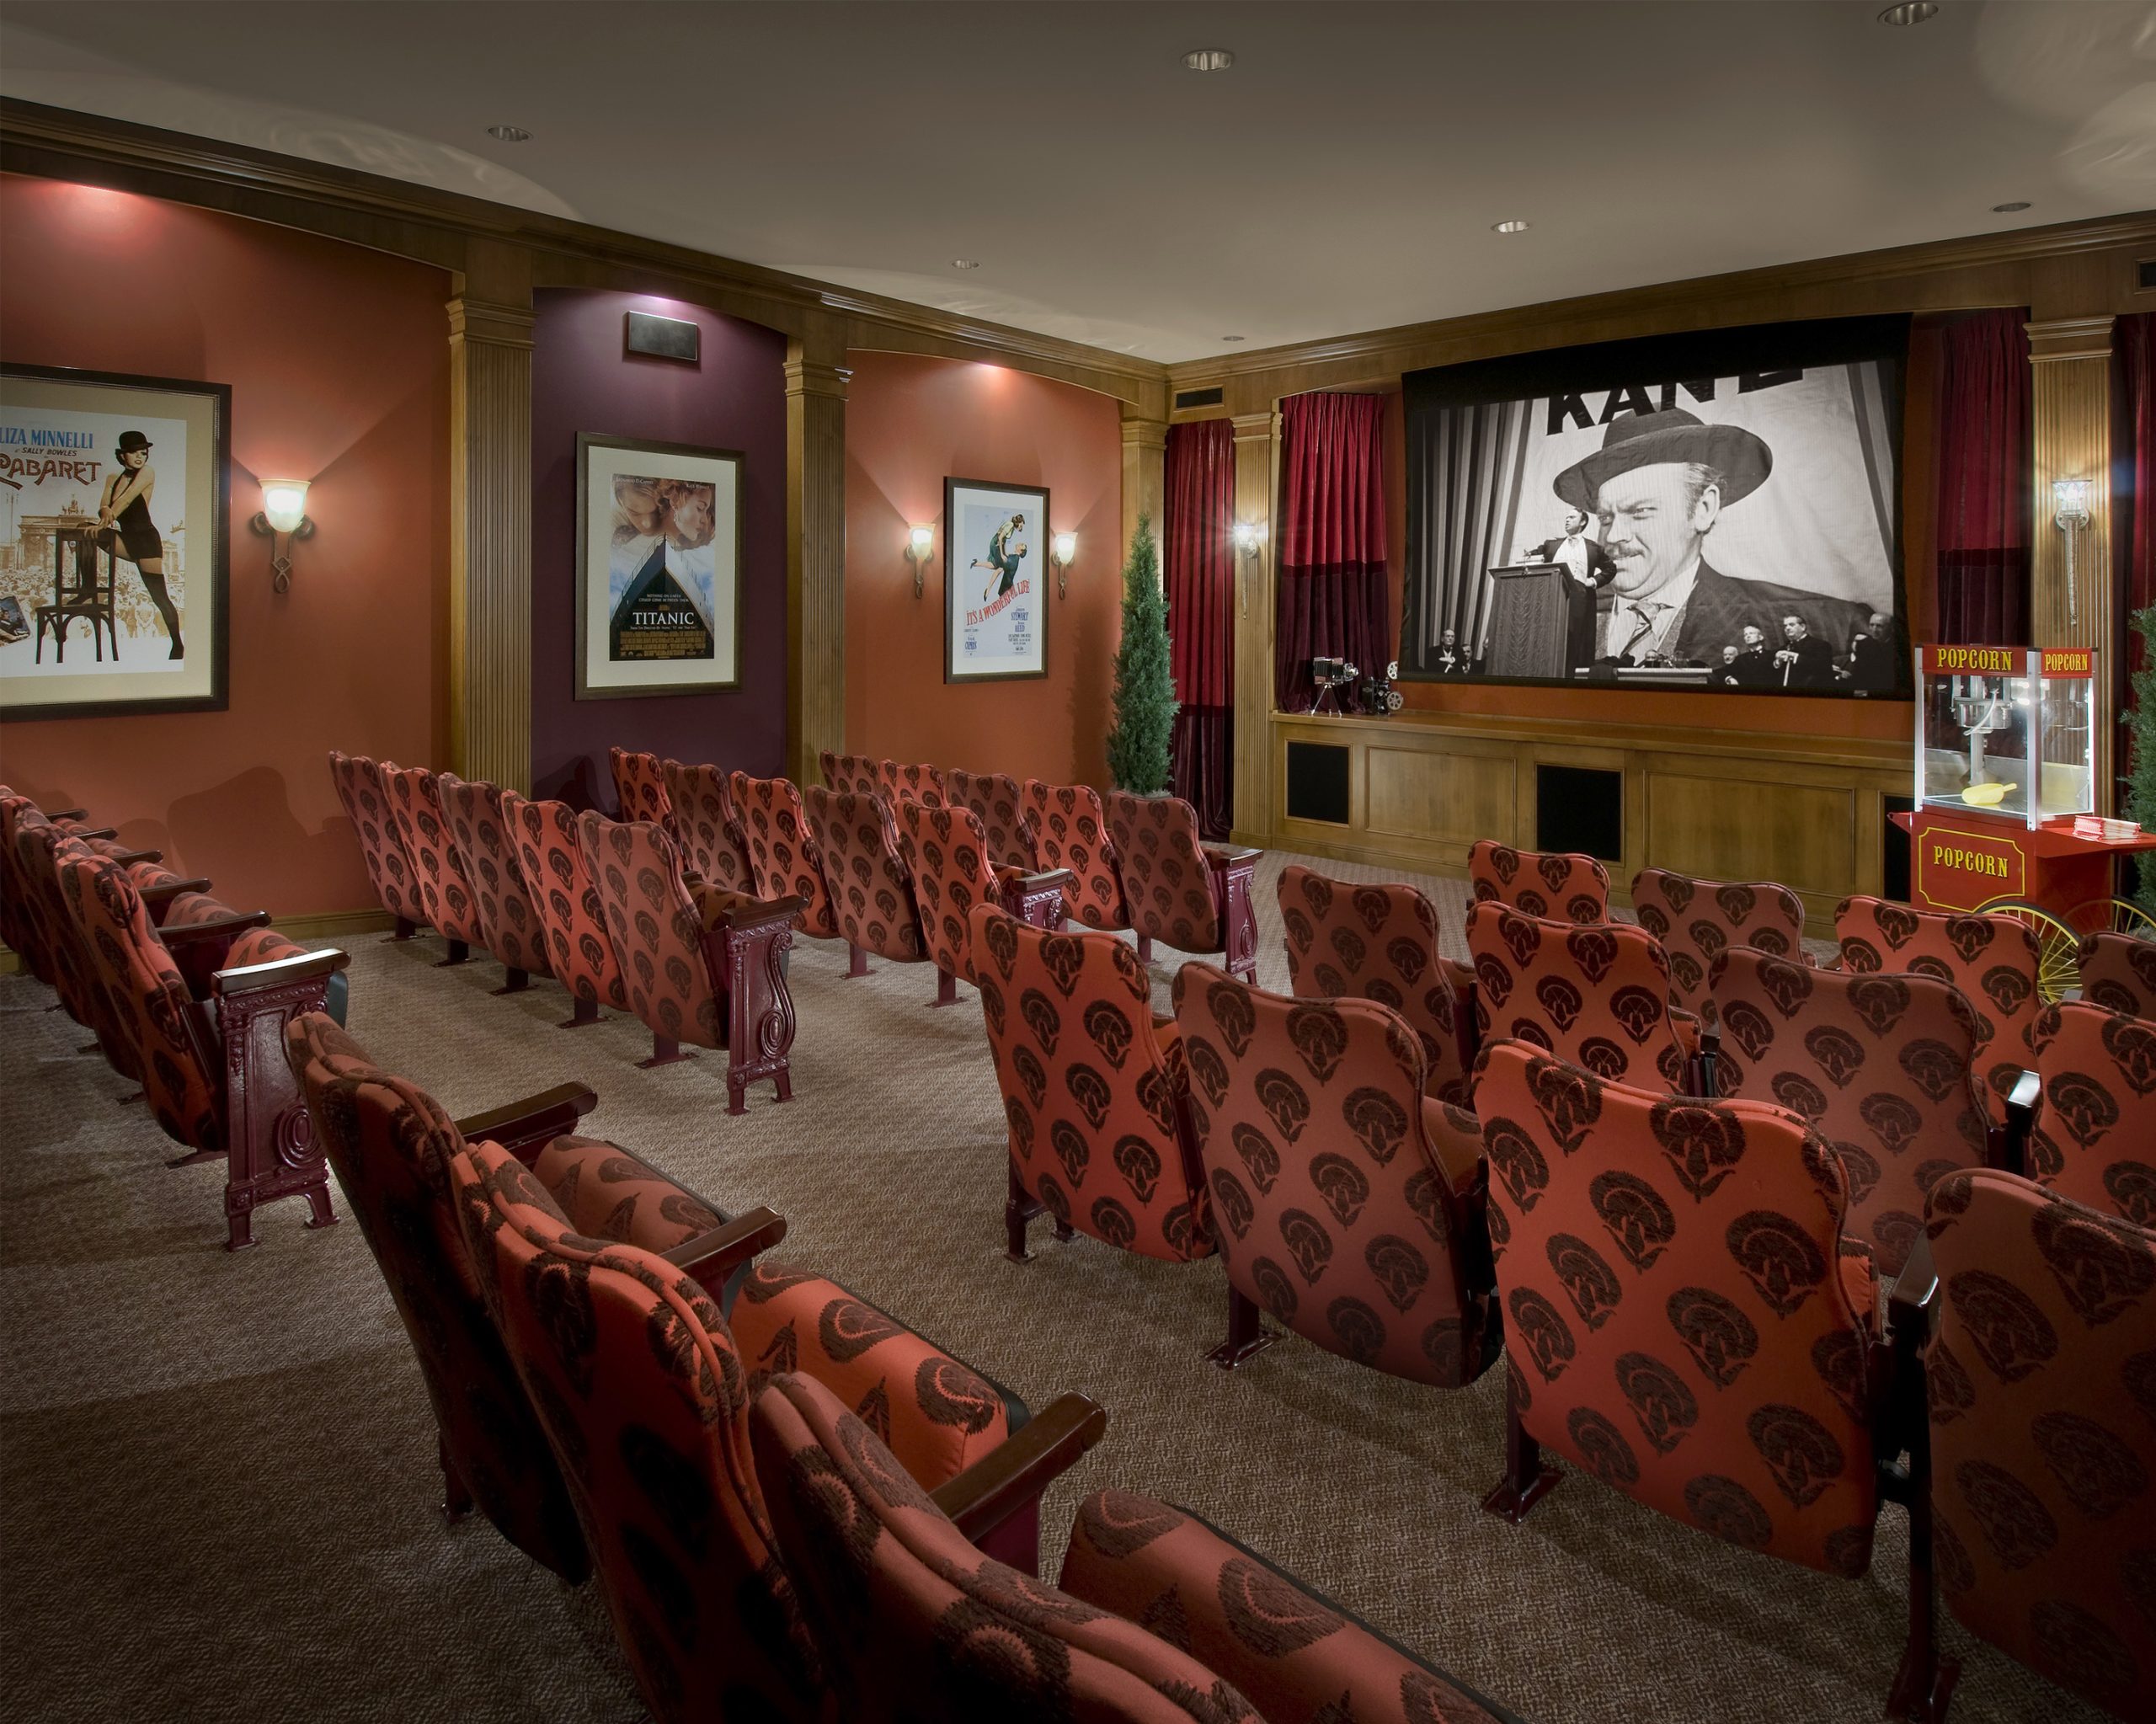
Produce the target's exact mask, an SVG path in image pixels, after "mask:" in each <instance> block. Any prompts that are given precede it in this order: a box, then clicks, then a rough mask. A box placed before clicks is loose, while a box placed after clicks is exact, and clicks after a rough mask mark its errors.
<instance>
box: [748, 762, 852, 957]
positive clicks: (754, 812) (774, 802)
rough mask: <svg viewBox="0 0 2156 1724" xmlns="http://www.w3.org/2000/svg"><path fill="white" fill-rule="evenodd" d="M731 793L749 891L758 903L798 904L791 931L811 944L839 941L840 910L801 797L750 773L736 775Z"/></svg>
mask: <svg viewBox="0 0 2156 1724" xmlns="http://www.w3.org/2000/svg"><path fill="white" fill-rule="evenodd" d="M728 793H730V794H731V795H732V797H733V798H734V807H735V808H736V809H739V811H740V815H741V830H742V835H743V837H744V839H745V841H746V842H747V848H748V856H749V875H750V881H751V885H750V888H749V889H750V891H752V892H753V893H754V894H755V895H756V896H757V897H759V898H765V899H774V898H789V897H790V898H794V899H798V900H799V901H800V905H801V908H800V910H798V912H797V913H796V915H795V916H794V919H793V926H795V927H796V928H798V929H799V930H800V931H802V932H803V933H804V934H807V935H808V936H809V937H810V938H812V939H817V940H835V939H837V938H838V937H839V917H838V908H837V906H836V905H835V904H833V903H832V901H831V886H830V878H829V877H828V876H827V875H826V874H825V872H824V857H823V852H822V851H821V850H820V849H819V847H818V846H817V843H816V835H815V833H814V831H812V830H810V828H809V814H808V810H807V809H805V808H803V806H802V802H801V793H800V792H799V791H798V790H796V789H795V788H794V787H793V786H792V784H791V783H790V782H787V780H786V779H784V778H751V777H750V776H749V775H748V774H747V773H746V772H736V773H734V775H733V777H731V778H730V779H729V780H728Z"/></svg>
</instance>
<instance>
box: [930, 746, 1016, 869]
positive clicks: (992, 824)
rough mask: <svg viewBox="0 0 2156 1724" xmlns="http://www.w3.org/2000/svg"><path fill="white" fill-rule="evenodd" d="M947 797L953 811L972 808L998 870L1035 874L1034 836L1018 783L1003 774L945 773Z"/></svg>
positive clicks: (992, 860) (991, 859)
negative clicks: (985, 836) (1017, 870)
mask: <svg viewBox="0 0 2156 1724" xmlns="http://www.w3.org/2000/svg"><path fill="white" fill-rule="evenodd" d="M943 790H944V794H945V795H946V796H947V798H949V800H950V803H951V805H952V806H953V808H962V809H971V810H972V811H973V815H974V819H977V820H979V822H980V825H981V830H982V831H984V832H985V833H986V834H987V835H988V859H989V860H990V862H994V863H995V865H996V866H997V867H1004V868H1022V869H1023V870H1025V871H1026V872H1027V873H1032V872H1033V866H1034V862H1033V830H1032V829H1031V828H1030V827H1028V826H1027V824H1026V814H1025V810H1024V809H1023V807H1022V799H1021V797H1020V793H1019V790H1018V781H1017V779H1015V778H1012V777H1008V776H1007V775H1006V774H1004V773H1001V772H962V771H959V770H958V768H956V767H955V766H953V767H947V768H946V769H945V771H944V773H943Z"/></svg>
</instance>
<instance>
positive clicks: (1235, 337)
mask: <svg viewBox="0 0 2156 1724" xmlns="http://www.w3.org/2000/svg"><path fill="white" fill-rule="evenodd" d="M1220 339H1222V340H1223V341H1247V340H1249V339H1250V337H1249V336H1247V335H1223V336H1222V337H1221V338H1220Z"/></svg>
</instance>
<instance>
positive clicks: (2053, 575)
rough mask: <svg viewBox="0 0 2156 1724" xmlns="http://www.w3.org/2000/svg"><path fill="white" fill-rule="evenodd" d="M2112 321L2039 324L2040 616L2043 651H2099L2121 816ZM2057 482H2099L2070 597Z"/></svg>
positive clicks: (2105, 774)
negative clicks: (2113, 528)
mask: <svg viewBox="0 0 2156 1724" xmlns="http://www.w3.org/2000/svg"><path fill="white" fill-rule="evenodd" d="M2111 323H2112V319H2111V318H2110V317H2109V316H2103V317H2089V318H2056V319H2053V320H2051V321H2049V322H2045V323H2031V324H2030V325H2029V359H2030V362H2031V368H2032V376H2031V397H2032V403H2031V405H2032V409H2033V415H2034V419H2035V425H2034V437H2033V440H2032V442H2031V457H2032V459H2031V466H2032V467H2034V469H2035V472H2034V474H2033V481H2034V483H2035V485H2036V500H2035V506H2034V511H2033V514H2034V526H2035V536H2036V544H2035V546H2034V547H2033V549H2032V553H2031V582H2030V617H2031V632H2032V635H2033V638H2034V643H2035V644H2036V645H2037V646H2040V647H2094V648H2095V649H2096V650H2097V661H2096V681H2095V690H2094V695H2093V702H2092V706H2093V710H2092V713H2091V718H2092V729H2093V732H2094V735H2093V744H2094V754H2095V761H2094V764H2095V779H2096V786H2095V788H2096V806H2097V807H2098V809H2100V810H2102V811H2103V812H2104V813H2105V814H2109V813H2111V811H2112V803H2113V798H2114V793H2115V786H2114V783H2113V779H2112V773H2113V771H2114V765H2113V758H2114V753H2115V750H2114V748H2113V744H2114V742H2115V740H2116V735H2117V722H2118V712H2117V707H2116V702H2115V701H2114V699H2113V692H2114V691H2115V690H2116V687H2117V686H2118V684H2117V676H2118V665H2116V662H2115V661H2114V655H2115V654H2116V652H2117V650H2118V643H2117V629H2118V621H2119V619H2118V595H2117V594H2116V592H2115V591H2114V590H2113V587H2112V580H2111ZM2053 479H2086V480H2088V481H2089V525H2088V526H2085V527H2082V528H2080V529H2079V530H2078V531H2076V532H2075V533H2074V534H2073V595H2072V600H2071V602H2069V600H2068V591H2067V535H2066V534H2065V533H2064V532H2063V531H2060V529H2059V528H2058V527H2057V526H2055V525H2054V524H2053V523H2054V517H2055V516H2056V515H2057V505H2056V504H2055V503H2054V502H2053V500H2052V480H2053Z"/></svg>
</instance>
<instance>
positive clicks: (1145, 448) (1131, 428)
mask: <svg viewBox="0 0 2156 1724" xmlns="http://www.w3.org/2000/svg"><path fill="white" fill-rule="evenodd" d="M1167 451H1168V424H1167V421H1166V419H1148V418H1146V417H1145V416H1144V415H1143V414H1140V413H1139V410H1138V409H1137V408H1135V407H1133V406H1130V405H1129V404H1126V405H1125V406H1124V408H1123V542H1122V543H1121V544H1120V545H1118V546H1117V547H1116V559H1115V560H1116V566H1117V567H1118V568H1120V567H1122V564H1123V558H1124V556H1125V555H1126V554H1127V553H1128V552H1129V548H1130V547H1131V545H1132V543H1133V542H1134V541H1135V540H1136V539H1137V537H1138V519H1139V516H1140V515H1143V516H1145V519H1146V520H1148V521H1150V523H1151V524H1152V531H1153V542H1154V543H1155V545H1160V544H1162V543H1163V542H1165V539H1164V534H1165V527H1166V523H1165V521H1164V519H1163V515H1164V512H1165V511H1166V507H1167V478H1168V475H1167ZM1166 578H1167V568H1166V565H1165V563H1164V564H1163V565H1162V567H1161V579H1163V580H1165V579H1166Z"/></svg>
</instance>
